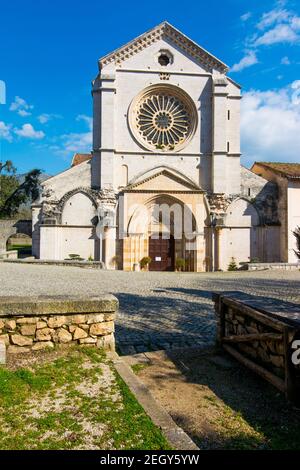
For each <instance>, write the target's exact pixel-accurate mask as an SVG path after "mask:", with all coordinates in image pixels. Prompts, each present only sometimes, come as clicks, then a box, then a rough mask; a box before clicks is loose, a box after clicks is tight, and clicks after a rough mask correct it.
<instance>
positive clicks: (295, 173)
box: [253, 162, 300, 179]
mask: <svg viewBox="0 0 300 470" xmlns="http://www.w3.org/2000/svg"><path fill="white" fill-rule="evenodd" d="M254 165H259V166H262V167H264V168H266V169H268V170H271V171H274V173H277V174H280V175H281V176H283V177H284V178H291V179H293V178H300V163H274V162H255V163H254ZM254 165H253V166H254Z"/></svg>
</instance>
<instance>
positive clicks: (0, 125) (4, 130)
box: [0, 121, 12, 142]
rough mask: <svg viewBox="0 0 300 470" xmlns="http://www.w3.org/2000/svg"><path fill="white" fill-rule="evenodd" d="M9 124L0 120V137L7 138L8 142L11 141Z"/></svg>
mask: <svg viewBox="0 0 300 470" xmlns="http://www.w3.org/2000/svg"><path fill="white" fill-rule="evenodd" d="M11 127H12V126H11V124H5V122H3V121H0V138H1V139H5V140H8V142H11V141H12V135H11Z"/></svg>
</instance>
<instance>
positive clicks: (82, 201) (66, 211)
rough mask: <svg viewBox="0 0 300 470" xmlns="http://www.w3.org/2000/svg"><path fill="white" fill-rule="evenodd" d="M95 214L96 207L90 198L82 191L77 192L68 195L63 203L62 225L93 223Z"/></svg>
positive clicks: (88, 224) (86, 224)
mask: <svg viewBox="0 0 300 470" xmlns="http://www.w3.org/2000/svg"><path fill="white" fill-rule="evenodd" d="M96 215H97V212H96V207H95V204H94V202H93V201H92V200H91V198H90V197H89V196H88V195H87V194H85V193H83V192H78V193H75V194H73V195H72V196H70V197H69V198H68V199H67V201H66V202H65V204H64V207H63V211H62V225H72V226H74V225H78V226H90V225H94V224H95V217H96Z"/></svg>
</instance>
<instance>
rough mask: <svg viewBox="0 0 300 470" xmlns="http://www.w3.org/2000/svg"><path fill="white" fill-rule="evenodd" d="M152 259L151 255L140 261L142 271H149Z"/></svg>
mask: <svg viewBox="0 0 300 470" xmlns="http://www.w3.org/2000/svg"><path fill="white" fill-rule="evenodd" d="M151 261H152V259H151V258H150V256H144V258H142V259H141V261H140V266H141V270H142V271H148V267H149V264H150V263H151Z"/></svg>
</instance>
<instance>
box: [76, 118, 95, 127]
mask: <svg viewBox="0 0 300 470" xmlns="http://www.w3.org/2000/svg"><path fill="white" fill-rule="evenodd" d="M76 121H84V122H86V123H87V125H88V127H89V129H90V130H92V128H93V118H92V117H90V116H86V115H85V114H79V115H78V116H77V118H76Z"/></svg>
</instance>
